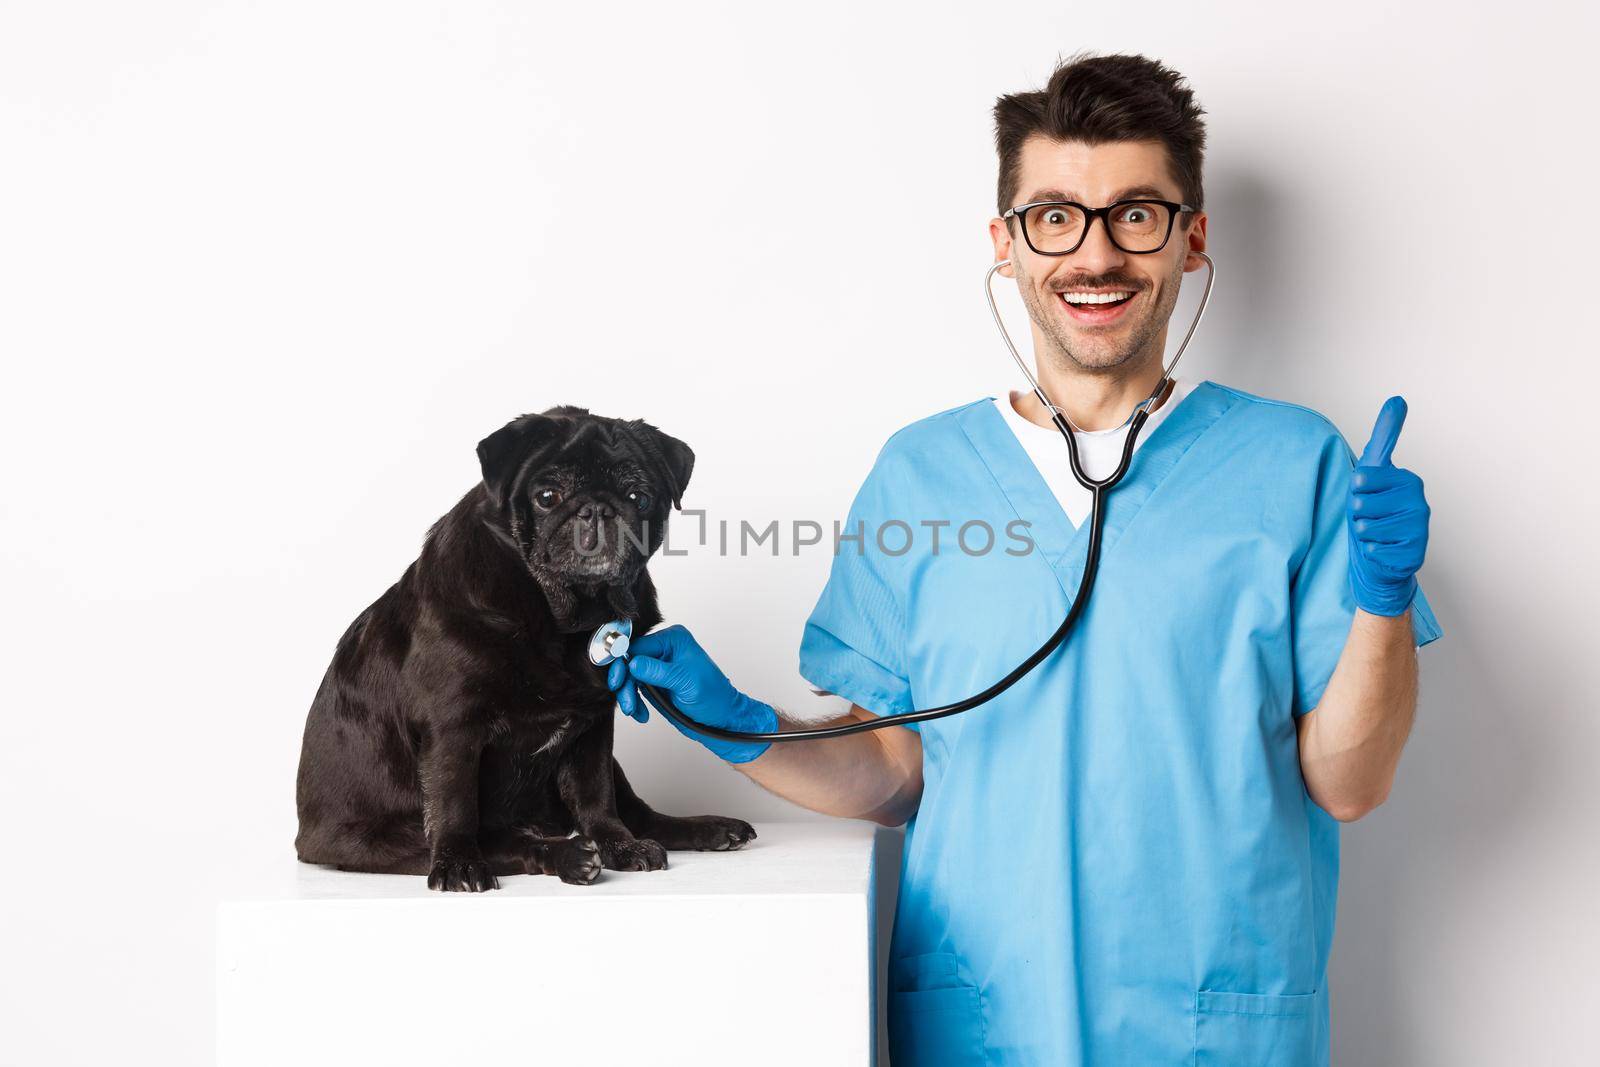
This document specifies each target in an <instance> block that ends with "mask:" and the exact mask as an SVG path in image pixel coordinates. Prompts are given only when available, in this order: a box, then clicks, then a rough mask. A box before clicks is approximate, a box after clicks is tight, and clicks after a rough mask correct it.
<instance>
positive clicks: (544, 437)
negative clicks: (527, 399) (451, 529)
mask: <svg viewBox="0 0 1600 1067" xmlns="http://www.w3.org/2000/svg"><path fill="white" fill-rule="evenodd" d="M558 430H559V425H558V423H557V422H556V420H555V419H552V418H549V417H547V416H544V415H522V416H519V417H517V418H515V419H512V420H511V421H510V422H508V423H506V424H505V425H504V426H502V427H500V429H498V430H496V431H495V432H494V433H492V434H490V435H489V436H488V437H485V438H484V439H483V440H481V441H479V442H478V465H479V467H481V468H482V469H483V487H484V488H485V489H487V490H488V491H489V499H490V500H491V501H493V502H494V505H495V507H503V506H505V502H506V498H507V497H508V496H510V495H511V486H512V484H513V483H514V482H515V481H516V479H517V472H518V471H520V470H521V469H522V465H523V464H524V463H525V462H527V460H528V457H530V456H532V455H533V454H534V452H536V451H537V450H538V449H539V448H540V447H541V446H542V445H544V444H546V443H548V442H550V441H553V440H555V438H556V434H557V431H558Z"/></svg>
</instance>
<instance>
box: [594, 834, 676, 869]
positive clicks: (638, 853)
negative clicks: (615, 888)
mask: <svg viewBox="0 0 1600 1067" xmlns="http://www.w3.org/2000/svg"><path fill="white" fill-rule="evenodd" d="M598 843H599V845H600V862H601V863H603V864H605V867H606V870H608V871H659V870H661V869H662V868H663V867H665V866H666V865H667V850H666V849H664V848H662V847H661V845H660V844H658V843H657V842H655V841H651V840H650V839H649V838H645V837H618V838H609V839H602V840H601V841H599V842H598Z"/></svg>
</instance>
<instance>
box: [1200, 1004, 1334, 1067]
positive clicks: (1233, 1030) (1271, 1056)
mask: <svg viewBox="0 0 1600 1067" xmlns="http://www.w3.org/2000/svg"><path fill="white" fill-rule="evenodd" d="M1316 1002H1317V995H1316V994H1315V993H1304V994H1295V995H1290V996H1274V995H1269V994H1264V993H1220V992H1214V991H1211V990H1201V991H1200V992H1199V993H1197V994H1195V1005H1194V1067H1311V1065H1312V1064H1314V1063H1315V1062H1316V1054H1315V1053H1316V1050H1315V1049H1314V1048H1313V1047H1312V1040H1313V1037H1314V1036H1315V1034H1316V1027H1315V1026H1314V1025H1313V1023H1314V1021H1315V1020H1314V1019H1313V1015H1314V1012H1315V1007H1316Z"/></svg>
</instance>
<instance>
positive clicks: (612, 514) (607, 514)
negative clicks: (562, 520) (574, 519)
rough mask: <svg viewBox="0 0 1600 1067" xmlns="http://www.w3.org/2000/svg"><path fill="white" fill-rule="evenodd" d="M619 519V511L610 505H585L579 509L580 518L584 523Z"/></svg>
mask: <svg viewBox="0 0 1600 1067" xmlns="http://www.w3.org/2000/svg"><path fill="white" fill-rule="evenodd" d="M616 517H617V509H616V508H614V507H612V506H611V505H610V504H585V505H584V506H583V507H581V508H579V509H578V518H580V519H582V520H583V521H584V522H596V521H604V520H607V519H614V518H616Z"/></svg>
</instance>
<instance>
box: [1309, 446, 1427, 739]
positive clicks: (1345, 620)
mask: <svg viewBox="0 0 1600 1067" xmlns="http://www.w3.org/2000/svg"><path fill="white" fill-rule="evenodd" d="M1354 469H1355V455H1354V454H1353V453H1352V452H1351V451H1350V446H1349V445H1347V444H1346V443H1345V440H1344V438H1343V437H1342V436H1341V435H1340V434H1339V433H1338V432H1337V431H1336V430H1333V429H1332V427H1331V426H1330V427H1329V433H1328V437H1327V439H1326V440H1325V441H1324V442H1323V446H1322V452H1321V455H1320V456H1319V460H1318V471H1317V490H1316V502H1315V506H1314V508H1313V516H1312V526H1311V531H1310V544H1309V547H1308V548H1307V550H1306V553H1305V556H1304V557H1303V558H1302V560H1301V562H1300V566H1299V568H1298V569H1297V570H1296V572H1295V575H1294V584H1293V588H1292V591H1291V599H1290V605H1291V611H1292V612H1293V630H1294V709H1293V710H1294V714H1295V715H1296V716H1299V715H1303V714H1305V713H1306V712H1308V711H1310V710H1312V709H1313V708H1315V707H1316V706H1317V703H1318V702H1319V701H1320V700H1321V699H1322V693H1323V690H1325V689H1326V688H1327V686H1328V680H1329V679H1330V678H1332V677H1333V669H1334V667H1335V666H1336V665H1337V664H1338V662H1339V655H1340V653H1341V652H1343V651H1344V645H1345V639H1346V638H1347V637H1348V636H1349V634H1350V624H1351V622H1352V620H1353V619H1354V618H1355V611H1356V603H1355V597H1354V595H1353V594H1352V593H1351V592H1350V573H1349V572H1350V550H1351V545H1350V536H1351V535H1350V531H1349V529H1348V523H1347V522H1346V516H1347V514H1348V506H1349V505H1348V498H1349V494H1350V475H1351V472H1352V471H1353V470H1354ZM1411 629H1412V633H1413V635H1414V637H1415V639H1416V643H1417V647H1419V648H1420V647H1422V646H1423V645H1426V644H1428V643H1429V642H1430V641H1433V640H1435V639H1437V638H1438V637H1440V636H1441V635H1442V634H1443V630H1441V629H1440V628H1439V622H1438V620H1437V619H1436V618H1434V614H1433V608H1432V607H1431V606H1430V605H1429V603H1428V598H1427V597H1425V596H1424V595H1423V593H1422V586H1421V584H1420V583H1419V584H1418V586H1417V595H1416V599H1415V600H1414V601H1412V604H1411Z"/></svg>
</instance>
